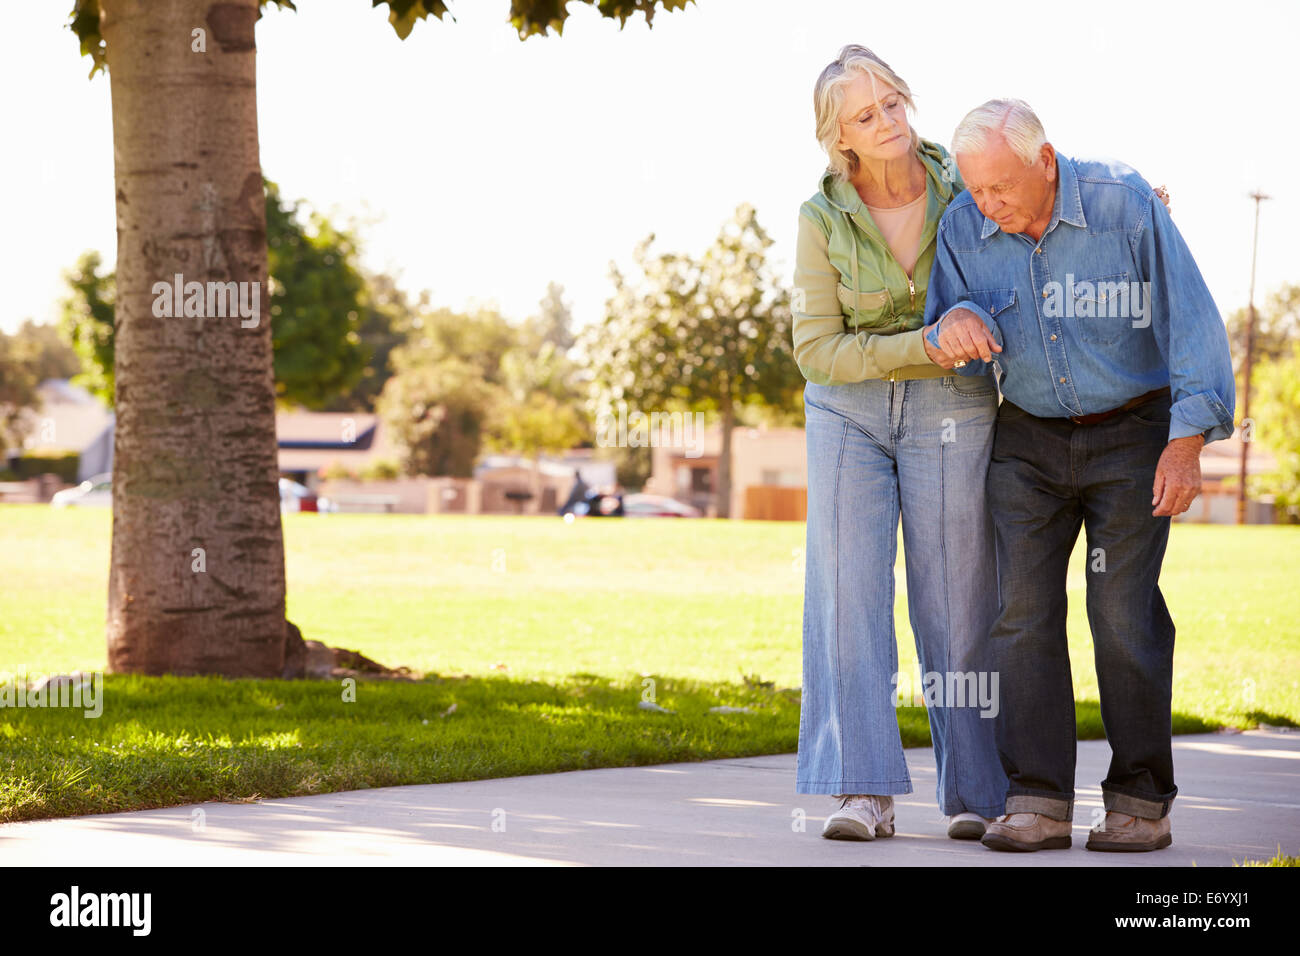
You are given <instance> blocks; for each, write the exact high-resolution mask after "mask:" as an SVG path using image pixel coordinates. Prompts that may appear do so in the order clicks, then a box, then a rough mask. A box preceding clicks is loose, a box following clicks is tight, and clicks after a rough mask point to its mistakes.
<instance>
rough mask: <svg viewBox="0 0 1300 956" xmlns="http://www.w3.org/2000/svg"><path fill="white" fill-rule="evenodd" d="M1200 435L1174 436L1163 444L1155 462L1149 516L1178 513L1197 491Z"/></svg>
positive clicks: (1190, 501) (1201, 436)
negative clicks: (1158, 460) (1151, 508)
mask: <svg viewBox="0 0 1300 956" xmlns="http://www.w3.org/2000/svg"><path fill="white" fill-rule="evenodd" d="M1204 444H1205V436H1204V435H1189V436H1188V437H1187V438H1175V439H1173V440H1171V441H1170V442H1169V444H1168V445H1166V446H1165V450H1164V452H1163V453H1161V455H1160V462H1159V464H1157V465H1156V480H1155V484H1154V485H1153V486H1152V488H1151V493H1152V497H1151V504H1153V505H1154V506H1155V510H1154V511H1152V512H1151V514H1152V515H1153V516H1156V517H1160V516H1164V515H1180V514H1182V513H1183V512H1184V511H1186V510H1187V509H1188V508H1190V507H1191V506H1192V499H1193V498H1195V497H1196V496H1197V495H1199V494H1200V493H1201V447H1202V446H1203V445H1204Z"/></svg>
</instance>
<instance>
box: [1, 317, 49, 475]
mask: <svg viewBox="0 0 1300 956" xmlns="http://www.w3.org/2000/svg"><path fill="white" fill-rule="evenodd" d="M40 382H41V378H40V375H39V360H38V357H37V354H36V348H35V347H34V344H33V342H32V341H31V340H26V341H24V340H23V339H20V338H19V337H18V336H16V335H7V334H6V333H4V332H2V331H0V452H5V451H8V450H9V449H10V448H17V447H21V446H22V443H23V439H24V438H26V437H27V427H28V425H27V424H25V423H26V421H27V416H26V414H25V412H26V411H27V410H33V411H37V410H39V405H40V397H39V395H38V394H37V392H36V386H37V385H39V384H40ZM3 467H4V462H3V461H2V460H0V468H3Z"/></svg>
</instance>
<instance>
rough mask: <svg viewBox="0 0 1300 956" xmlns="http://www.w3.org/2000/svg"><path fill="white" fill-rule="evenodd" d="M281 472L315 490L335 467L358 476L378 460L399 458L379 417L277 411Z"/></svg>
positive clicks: (277, 436)
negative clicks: (333, 466) (321, 476)
mask: <svg viewBox="0 0 1300 956" xmlns="http://www.w3.org/2000/svg"><path fill="white" fill-rule="evenodd" d="M275 437H276V444H277V445H278V446H279V449H280V473H281V474H282V475H285V476H286V477H289V478H293V479H294V480H295V481H300V482H302V483H303V484H304V485H307V486H308V487H309V488H315V487H316V485H317V484H318V482H319V481H320V473H321V472H322V471H323V470H324V469H326V468H328V467H330V466H331V465H338V466H341V467H343V468H345V469H347V470H348V471H350V472H352V473H354V474H356V473H358V472H360V471H362V470H363V469H364V468H365V467H366V466H367V465H370V464H372V463H374V462H376V461H393V462H396V461H398V459H399V452H398V450H397V449H396V448H395V447H394V446H393V445H391V444H390V443H389V441H388V429H387V428H385V427H384V425H383V422H381V421H380V419H379V416H377V415H373V414H369V413H366V412H304V411H293V412H276V415H275Z"/></svg>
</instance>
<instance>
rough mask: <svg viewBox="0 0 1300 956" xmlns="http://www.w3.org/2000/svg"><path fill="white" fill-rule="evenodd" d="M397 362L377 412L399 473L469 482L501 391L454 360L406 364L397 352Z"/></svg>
mask: <svg viewBox="0 0 1300 956" xmlns="http://www.w3.org/2000/svg"><path fill="white" fill-rule="evenodd" d="M395 361H396V363H397V372H396V373H395V374H394V375H393V377H392V378H390V379H389V380H388V384H387V385H385V386H384V391H383V394H382V395H380V397H379V403H378V411H379V414H380V416H381V417H382V418H383V420H384V423H385V425H386V426H387V427H388V428H390V429H391V433H392V440H393V444H395V445H396V446H397V448H398V450H399V453H400V454H401V456H402V469H403V471H405V473H406V474H408V475H435V476H437V475H449V476H451V477H453V478H472V477H473V476H474V463H475V461H476V460H477V459H478V456H479V453H480V451H481V450H482V445H483V429H484V423H485V422H486V421H487V418H488V416H489V415H490V414H491V409H492V406H493V404H494V402H495V401H496V400H497V397H498V392H499V386H496V385H493V384H491V383H489V382H486V381H484V379H483V376H482V373H481V371H480V369H479V367H478V366H477V365H475V364H474V363H472V362H467V361H465V360H464V359H461V358H457V357H456V356H450V355H449V356H443V357H442V358H440V359H437V360H424V361H420V362H416V363H414V364H407V362H408V360H407V359H406V358H405V357H404V356H403V355H401V354H400V352H399V353H398V354H396V356H395Z"/></svg>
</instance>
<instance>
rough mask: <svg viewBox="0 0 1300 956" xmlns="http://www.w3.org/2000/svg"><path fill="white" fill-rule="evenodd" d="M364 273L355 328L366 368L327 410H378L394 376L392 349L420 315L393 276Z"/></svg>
mask: <svg viewBox="0 0 1300 956" xmlns="http://www.w3.org/2000/svg"><path fill="white" fill-rule="evenodd" d="M362 275H363V277H364V279H365V291H364V294H363V296H362V301H361V320H360V321H359V322H358V323H357V328H356V332H357V335H358V336H360V338H361V347H362V349H363V350H364V352H365V358H366V364H365V368H363V369H362V371H361V378H360V380H359V381H358V382H357V384H356V385H354V386H353V387H352V389H351V390H350V391H347V392H343V393H341V394H339V395H337V396H335V398H334V399H333V400H332V401H330V402H329V404H327V405H326V406H325V410H326V411H331V412H373V411H375V403H376V402H377V401H378V399H379V395H380V393H381V392H383V390H384V385H386V384H387V382H388V380H389V379H390V378H392V376H393V372H394V368H393V362H392V354H393V350H394V349H396V348H397V347H398V346H400V345H401V344H402V343H403V342H405V341H406V336H407V332H408V331H410V330H411V328H412V327H413V325H412V323H413V321H414V319H415V317H416V315H417V306H414V305H412V304H411V303H410V302H409V301H408V300H407V296H406V293H404V292H403V291H402V290H401V289H399V288H398V287H397V283H396V282H395V281H394V280H393V277H392V276H390V275H387V274H385V273H382V272H367V271H363V272H362ZM426 295H427V293H426ZM421 301H422V302H423V298H422V299H421Z"/></svg>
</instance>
